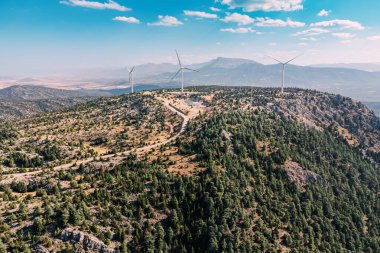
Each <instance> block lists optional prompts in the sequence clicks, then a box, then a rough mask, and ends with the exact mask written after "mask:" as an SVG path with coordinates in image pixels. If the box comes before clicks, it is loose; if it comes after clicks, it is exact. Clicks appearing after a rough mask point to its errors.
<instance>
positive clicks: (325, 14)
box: [318, 9, 331, 17]
mask: <svg viewBox="0 0 380 253" xmlns="http://www.w3.org/2000/svg"><path fill="white" fill-rule="evenodd" d="M330 13H331V11H326V10H325V9H323V10H321V11H320V12H319V13H318V16H320V17H327V16H328V15H330Z"/></svg>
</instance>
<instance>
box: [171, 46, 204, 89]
mask: <svg viewBox="0 0 380 253" xmlns="http://www.w3.org/2000/svg"><path fill="white" fill-rule="evenodd" d="M175 53H176V54H177V59H178V65H179V69H178V71H177V73H175V75H174V76H173V77H172V79H171V81H172V80H173V79H174V78H176V77H177V76H178V74H179V73H181V93H183V71H184V70H185V69H186V70H190V71H194V72H198V70H195V69H190V68H187V67H185V66H184V65H182V63H181V59H180V58H179V55H178V52H177V50H175Z"/></svg>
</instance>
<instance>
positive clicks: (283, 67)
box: [268, 55, 301, 94]
mask: <svg viewBox="0 0 380 253" xmlns="http://www.w3.org/2000/svg"><path fill="white" fill-rule="evenodd" d="M300 56H301V55H298V56H296V57H294V58H293V59H291V60H289V61H287V62H282V61H279V60H277V59H275V58H273V57H271V56H268V57H269V58H272V59H273V60H275V61H277V62H278V63H280V64H281V65H282V85H281V94H283V93H284V86H285V66H286V65H288V64H289V63H290V62H292V61H294V60H295V59H297V58H298V57H300Z"/></svg>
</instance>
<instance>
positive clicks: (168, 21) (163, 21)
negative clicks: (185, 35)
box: [148, 15, 183, 26]
mask: <svg viewBox="0 0 380 253" xmlns="http://www.w3.org/2000/svg"><path fill="white" fill-rule="evenodd" d="M148 25H150V26H179V25H183V23H182V22H181V21H179V20H178V19H177V18H176V17H172V16H162V15H159V16H158V21H157V22H154V23H148Z"/></svg>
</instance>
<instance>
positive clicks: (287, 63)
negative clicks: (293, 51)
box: [284, 54, 302, 64]
mask: <svg viewBox="0 0 380 253" xmlns="http://www.w3.org/2000/svg"><path fill="white" fill-rule="evenodd" d="M301 55H302V54H300V55H297V56H296V57H294V58H293V59H291V60H290V61H287V62H285V63H284V64H288V63H290V62H292V61H294V60H295V59H297V58H298V57H300V56H301Z"/></svg>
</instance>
